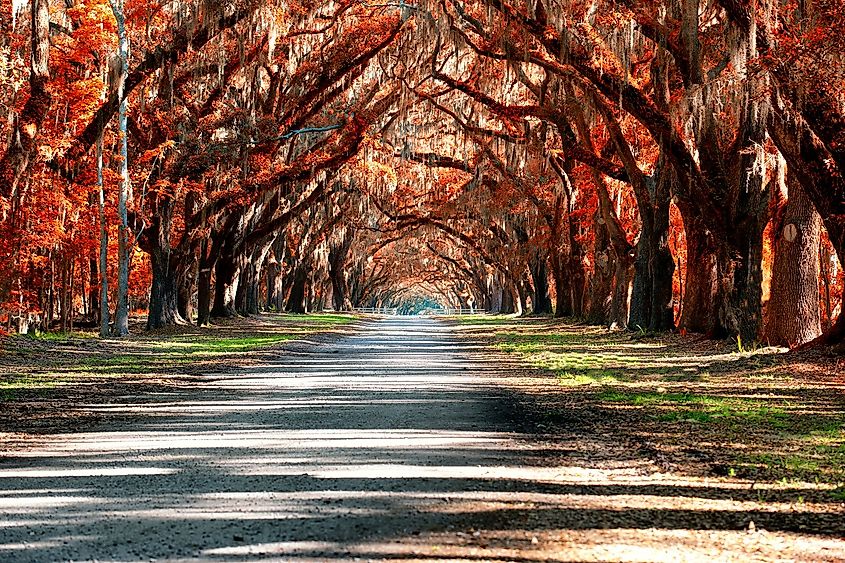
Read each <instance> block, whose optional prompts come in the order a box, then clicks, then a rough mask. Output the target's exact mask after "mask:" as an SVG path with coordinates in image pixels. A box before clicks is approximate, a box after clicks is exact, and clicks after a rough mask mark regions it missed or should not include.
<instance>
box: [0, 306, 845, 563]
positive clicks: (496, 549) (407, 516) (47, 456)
mask: <svg viewBox="0 0 845 563" xmlns="http://www.w3.org/2000/svg"><path fill="white" fill-rule="evenodd" d="M454 330H455V329H452V328H450V327H448V326H447V325H444V324H441V323H438V322H436V321H434V320H428V319H391V320H381V321H373V322H368V323H364V324H363V325H362V326H361V328H360V330H358V331H356V333H355V334H353V335H351V336H347V337H343V338H341V339H339V340H337V341H335V342H333V343H331V344H322V345H319V346H315V347H313V348H310V349H307V350H304V351H303V350H301V351H298V352H287V353H284V354H282V355H280V356H279V358H278V363H275V364H273V365H265V366H262V367H260V368H254V369H250V370H246V371H240V372H237V373H232V374H230V375H227V376H223V377H221V376H219V375H214V376H209V377H208V378H207V379H206V380H205V381H204V382H203V383H201V384H198V385H197V386H196V388H195V389H193V390H191V391H190V392H187V393H174V394H171V395H161V396H157V397H149V396H145V397H143V400H141V399H142V398H141V397H133V396H127V397H122V398H116V400H115V402H114V403H110V404H103V405H92V407H91V408H93V409H96V410H98V411H100V412H102V413H105V414H107V417H106V418H105V420H107V421H108V422H107V424H104V425H101V426H100V427H98V428H95V429H93V430H91V431H83V432H79V433H73V434H64V435H61V436H58V437H51V438H50V439H49V440H46V441H45V442H44V443H43V444H41V445H38V446H37V447H33V448H29V449H27V450H19V451H10V452H6V453H5V455H4V458H3V459H2V461H0V516H2V518H0V560H2V561H39V562H40V561H65V560H73V561H76V560H106V561H112V560H116V561H150V560H180V559H186V560H187V559H200V560H210V561H233V560H243V559H260V560H286V561H289V560H296V561H306V560H316V561H325V560H339V559H343V560H346V559H350V560H351V559H361V560H368V559H379V560H383V559H395V560H404V561H408V560H427V561H432V560H444V559H453V560H473V561H479V560H502V561H541V560H634V561H655V560H699V559H700V560H702V561H705V560H708V561H709V560H713V559H714V557H715V558H716V559H724V560H729V559H732V558H734V557H735V558H737V559H738V560H740V559H741V560H753V559H754V558H755V554H756V556H759V557H760V558H762V559H766V558H767V554H771V553H779V554H781V555H782V556H783V557H785V558H796V559H811V558H812V559H814V560H824V559H829V560H836V559H837V558H839V557H843V558H845V542H842V541H841V540H839V539H837V538H833V537H827V536H817V535H812V534H803V533H801V531H800V524H801V510H802V509H801V508H800V507H798V508H793V509H791V512H789V514H791V515H792V516H791V518H793V519H792V520H788V519H787V520H786V521H785V522H787V523H781V522H782V521H781V520H780V519H778V518H775V516H777V517H780V515H781V514H782V513H783V512H784V511H785V510H786V508H784V507H785V506H787V507H788V505H789V503H788V502H787V501H785V500H784V501H783V502H779V501H778V500H777V499H776V498H774V497H769V499H768V500H767V502H766V503H765V504H761V503H759V502H757V500H755V497H754V496H752V494H750V493H748V492H747V491H745V490H744V489H742V490H740V488H739V487H738V486H736V487H734V485H732V484H730V483H722V484H719V483H717V484H713V483H706V484H705V483H700V482H695V481H694V480H690V479H687V480H681V479H680V478H675V477H671V476H666V475H662V474H659V473H658V472H656V469H655V467H654V466H653V465H651V464H650V462H649V460H636V459H630V458H628V459H626V460H624V461H618V462H614V461H613V459H614V457H613V455H612V444H601V443H598V442H592V441H590V439H589V438H588V437H577V436H574V437H572V436H570V437H561V439H560V440H559V441H554V442H552V441H549V440H545V441H543V440H538V439H537V438H536V437H535V436H532V435H529V434H523V433H520V432H519V431H517V427H515V426H513V425H512V424H511V422H509V421H510V420H511V418H512V417H510V416H509V411H510V409H511V408H512V407H513V404H514V403H513V400H512V399H511V398H509V395H508V392H507V391H505V390H504V389H503V387H502V385H501V383H502V378H503V377H506V376H507V374H508V372H509V370H510V369H511V368H512V367H514V366H510V365H506V364H504V363H503V360H501V358H496V357H490V356H489V354H488V352H487V351H485V350H484V349H483V348H482V347H481V346H480V345H476V344H473V343H472V342H467V341H464V340H461V339H458V338H456V336H455V334H454ZM596 448H606V449H608V448H609V449H610V450H609V451H610V453H609V454H608V455H605V456H599V457H601V459H602V461H600V462H591V463H586V462H584V460H585V459H587V458H589V457H590V454H591V453H594V452H591V450H594V449H596ZM712 491H718V492H719V494H713V492H712ZM722 493H724V494H722ZM754 494H756V493H754ZM772 499H774V500H772ZM704 513H706V514H709V515H712V517H707V516H706V517H705V518H704V519H701V518H698V516H699V515H700V514H704ZM787 516H788V515H787ZM831 517H834V515H831ZM696 518H698V519H696ZM750 519H754V520H756V522H757V524H756V527H759V528H763V527H765V526H767V525H768V526H769V528H771V529H770V530H769V531H768V532H758V531H756V530H755V531H753V532H749V531H748V530H747V527H748V522H749V521H750ZM690 522H693V523H692V524H690ZM695 522H703V523H704V524H700V523H699V524H695ZM789 522H792V523H789ZM793 524H794V525H793ZM752 527H754V526H752ZM793 528H795V529H793ZM773 550H774V551H773Z"/></svg>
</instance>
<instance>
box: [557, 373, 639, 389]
mask: <svg viewBox="0 0 845 563" xmlns="http://www.w3.org/2000/svg"><path fill="white" fill-rule="evenodd" d="M557 380H558V383H559V384H560V385H562V386H563V387H569V386H577V385H593V384H599V385H610V384H613V383H620V382H622V381H623V379H622V377H621V375H620V373H619V372H617V371H613V370H589V371H587V372H582V373H577V372H576V373H572V372H569V371H559V372H558V373H557Z"/></svg>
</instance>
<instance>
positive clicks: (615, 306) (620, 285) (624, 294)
mask: <svg viewBox="0 0 845 563" xmlns="http://www.w3.org/2000/svg"><path fill="white" fill-rule="evenodd" d="M614 262H615V264H616V268H615V271H614V274H613V296H612V298H611V301H610V318H609V319H608V320H609V321H610V326H611V327H614V328H617V327H626V326H628V314H629V311H630V306H631V289H632V284H633V281H634V269H635V268H634V264H635V260H634V257H633V256H631V255H630V254H626V255H622V256H616V257H615V260H614Z"/></svg>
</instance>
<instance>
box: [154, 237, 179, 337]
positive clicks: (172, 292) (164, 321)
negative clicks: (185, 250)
mask: <svg viewBox="0 0 845 563" xmlns="http://www.w3.org/2000/svg"><path fill="white" fill-rule="evenodd" d="M177 264H178V262H177V260H176V256H175V255H173V254H172V253H171V252H170V248H168V247H166V246H158V247H157V248H154V249H152V251H151V252H150V267H151V269H152V275H153V285H152V288H151V289H150V309H149V314H148V315H147V330H155V329H159V328H164V327H168V326H174V325H181V324H185V320H184V319H183V318H182V316H181V315H180V314H179V284H178V283H177V271H176V268H177Z"/></svg>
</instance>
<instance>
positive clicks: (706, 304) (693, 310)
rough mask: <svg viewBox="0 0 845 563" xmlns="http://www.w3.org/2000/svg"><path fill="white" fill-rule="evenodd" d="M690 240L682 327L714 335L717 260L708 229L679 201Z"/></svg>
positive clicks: (685, 229)
mask: <svg viewBox="0 0 845 563" xmlns="http://www.w3.org/2000/svg"><path fill="white" fill-rule="evenodd" d="M678 209H680V210H681V213H682V215H683V218H684V231H685V235H686V241H687V268H686V270H687V271H686V284H685V286H686V290H685V293H684V304H683V311H682V314H681V320H680V323H679V326H680V327H682V328H683V329H685V330H688V331H690V332H698V333H704V334H712V333H713V330H714V327H715V322H714V321H715V318H716V309H715V292H716V260H715V256H714V253H713V250H712V242H711V239H710V236H709V235H708V234H707V229H706V227H704V225H702V224H701V222H700V221H699V220H698V219H697V218H696V217H695V216H694V215H693V213H694V212H693V211H691V210H690V208H689V207H688V206H687V205H685V204H684V202H681V201H679V203H678Z"/></svg>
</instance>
